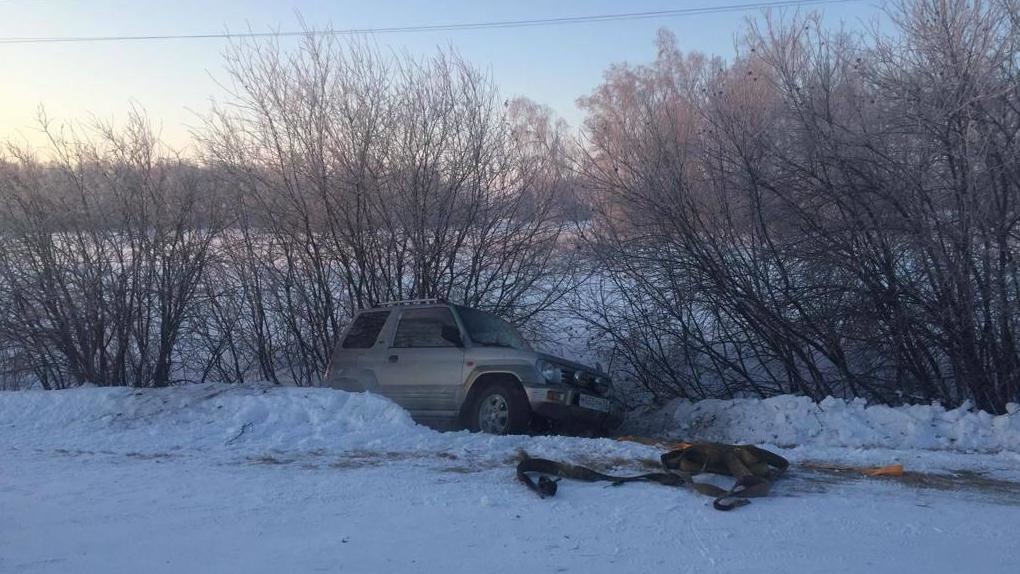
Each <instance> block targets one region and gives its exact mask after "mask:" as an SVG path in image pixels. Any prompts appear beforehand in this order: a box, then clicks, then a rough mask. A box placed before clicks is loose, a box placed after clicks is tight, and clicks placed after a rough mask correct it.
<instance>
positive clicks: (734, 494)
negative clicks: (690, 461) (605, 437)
mask: <svg viewBox="0 0 1020 574" xmlns="http://www.w3.org/2000/svg"><path fill="white" fill-rule="evenodd" d="M784 462H785V461H784ZM529 473H536V474H538V480H537V481H536V480H535V479H533V478H532V477H531V476H530V474H529ZM550 476H555V477H557V478H556V479H555V480H553V479H551V478H549V477H550ZM561 478H571V479H574V480H583V481H586V482H608V483H610V484H611V485H612V486H619V485H621V484H623V483H625V482H639V481H643V482H656V483H659V484H662V485H664V486H685V485H687V486H690V487H691V488H692V489H693V490H695V491H697V492H699V493H701V494H704V495H706V496H711V497H713V498H714V500H713V501H712V507H713V508H715V509H716V510H722V511H727V510H733V509H734V508H739V507H741V506H744V505H746V504H749V503H750V502H751V501H750V500H748V499H747V498H746V497H748V496H764V495H765V494H767V492H768V487H769V482H768V481H767V480H764V479H761V478H758V477H755V476H742V477H739V478H738V479H737V481H736V483H735V484H734V485H733V488H731V489H730V490H726V489H723V488H719V487H718V486H715V485H713V484H707V483H701V482H694V481H693V480H691V474H690V473H688V472H677V471H666V472H650V473H647V474H639V475H636V476H613V475H609V474H604V473H601V472H598V471H597V470H592V469H590V468H587V467H583V466H578V465H574V464H568V463H564V462H557V461H554V460H548V459H544V458H533V457H531V456H528V454H527V453H526V452H522V453H521V460H520V462H519V463H518V464H517V479H518V480H520V481H521V482H522V483H524V485H525V486H527V487H528V488H529V489H530V490H532V491H533V492H535V493H536V494H538V496H539V497H540V498H546V497H549V496H555V495H556V490H557V487H558V485H557V483H558V482H559V479H561Z"/></svg>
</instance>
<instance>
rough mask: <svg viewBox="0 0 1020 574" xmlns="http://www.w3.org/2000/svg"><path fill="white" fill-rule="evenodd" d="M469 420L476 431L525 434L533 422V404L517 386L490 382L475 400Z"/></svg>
mask: <svg viewBox="0 0 1020 574" xmlns="http://www.w3.org/2000/svg"><path fill="white" fill-rule="evenodd" d="M467 418H468V428H469V429H470V430H472V431H474V432H484V433H489V434H523V433H525V432H527V431H528V427H529V425H530V423H531V404H530V403H528V397H527V395H525V394H524V391H523V390H521V388H520V386H518V385H516V384H512V383H508V382H493V383H488V384H486V385H485V386H484V387H482V389H481V390H479V391H478V393H477V394H476V395H475V396H474V398H473V399H472V401H471V405H470V408H469V410H468V417H467Z"/></svg>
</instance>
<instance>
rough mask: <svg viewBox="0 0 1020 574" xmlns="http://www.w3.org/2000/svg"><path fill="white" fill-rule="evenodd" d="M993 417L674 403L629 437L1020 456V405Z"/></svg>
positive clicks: (849, 406)
mask: <svg viewBox="0 0 1020 574" xmlns="http://www.w3.org/2000/svg"><path fill="white" fill-rule="evenodd" d="M1009 413H1010V414H1006V415H1001V416H994V415H991V414H989V413H987V412H983V411H976V410H973V409H971V408H969V407H967V406H964V407H960V408H957V409H951V410H946V409H944V408H943V407H941V406H937V405H908V406H900V407H887V406H882V405H874V406H868V405H867V404H866V402H865V401H864V400H863V399H855V400H843V399H835V398H832V397H829V398H827V399H825V400H824V401H822V402H821V403H815V402H813V401H811V400H810V399H808V398H806V397H797V396H791V395H783V396H778V397H773V398H770V399H765V400H758V399H735V400H704V401H698V402H690V401H684V400H677V401H672V402H670V403H669V404H667V405H666V406H665V407H663V408H661V409H659V410H656V411H652V412H646V413H642V414H640V415H635V416H634V417H632V418H631V420H630V422H629V423H628V428H627V429H626V430H627V431H628V432H632V433H640V434H649V435H655V436H669V437H674V438H686V439H699V440H713V441H720V442H735V443H754V444H771V445H776V446H779V447H783V448H794V447H849V448H888V449H903V450H914V449H926V450H954V451H965V452H984V453H993V452H1000V451H1012V452H1020V405H1015V404H1012V405H1010V407H1009Z"/></svg>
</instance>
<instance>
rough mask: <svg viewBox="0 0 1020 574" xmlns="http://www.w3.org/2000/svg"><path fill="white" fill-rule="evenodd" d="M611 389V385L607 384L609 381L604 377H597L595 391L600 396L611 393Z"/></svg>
mask: <svg viewBox="0 0 1020 574" xmlns="http://www.w3.org/2000/svg"><path fill="white" fill-rule="evenodd" d="M612 389H613V384H612V383H611V382H609V379H607V378H606V377H599V378H597V379H595V390H596V391H598V393H599V394H600V395H604V394H606V393H608V392H609V391H611V390H612Z"/></svg>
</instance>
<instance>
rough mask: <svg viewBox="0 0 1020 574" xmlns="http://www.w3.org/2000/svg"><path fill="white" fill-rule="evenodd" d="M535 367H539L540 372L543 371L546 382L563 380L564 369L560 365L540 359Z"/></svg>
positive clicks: (554, 382) (554, 383)
mask: <svg viewBox="0 0 1020 574" xmlns="http://www.w3.org/2000/svg"><path fill="white" fill-rule="evenodd" d="M535 367H536V368H537V369H538V372H540V373H542V378H543V379H545V382H547V383H549V384H552V385H556V384H559V383H561V382H562V379H563V370H562V369H561V368H560V367H559V366H557V365H555V364H553V363H550V362H549V361H544V360H539V361H538V363H536V364H535Z"/></svg>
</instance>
